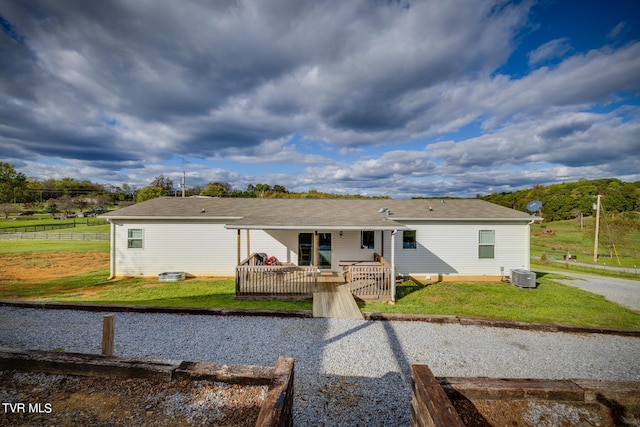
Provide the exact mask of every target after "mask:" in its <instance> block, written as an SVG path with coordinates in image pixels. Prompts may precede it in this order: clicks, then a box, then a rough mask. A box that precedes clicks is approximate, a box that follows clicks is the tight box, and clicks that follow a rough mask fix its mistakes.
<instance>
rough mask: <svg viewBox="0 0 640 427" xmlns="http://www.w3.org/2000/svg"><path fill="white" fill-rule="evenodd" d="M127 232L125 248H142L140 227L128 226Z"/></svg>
mask: <svg viewBox="0 0 640 427" xmlns="http://www.w3.org/2000/svg"><path fill="white" fill-rule="evenodd" d="M127 233H128V235H127V248H129V249H142V229H141V228H130V229H129V230H127Z"/></svg>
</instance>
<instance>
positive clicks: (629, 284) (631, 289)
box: [538, 270, 640, 311]
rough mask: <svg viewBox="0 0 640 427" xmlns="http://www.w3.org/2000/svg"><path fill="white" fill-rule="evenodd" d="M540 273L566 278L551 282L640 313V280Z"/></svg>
mask: <svg viewBox="0 0 640 427" xmlns="http://www.w3.org/2000/svg"><path fill="white" fill-rule="evenodd" d="M538 271H540V270H538ZM541 272H542V273H553V274H559V275H562V276H567V277H569V279H553V280H554V281H556V282H560V283H563V284H565V285H569V286H574V287H576V288H580V289H582V290H585V291H587V292H591V293H594V294H598V295H602V296H604V297H605V298H606V299H608V300H609V301H613V302H615V303H618V304H620V305H623V306H625V307H629V308H632V309H634V310H639V311H640V280H628V279H618V278H614V277H605V276H594V275H590V274H578V273H572V272H568V271H541Z"/></svg>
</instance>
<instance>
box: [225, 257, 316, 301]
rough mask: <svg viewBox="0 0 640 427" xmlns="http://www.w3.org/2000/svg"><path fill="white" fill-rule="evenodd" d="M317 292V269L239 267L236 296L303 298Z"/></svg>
mask: <svg viewBox="0 0 640 427" xmlns="http://www.w3.org/2000/svg"><path fill="white" fill-rule="evenodd" d="M317 290H318V278H317V269H316V268H315V267H301V266H297V265H239V266H237V267H236V296H239V297H242V296H269V297H277V296H305V297H311V296H313V293H314V292H316V291H317Z"/></svg>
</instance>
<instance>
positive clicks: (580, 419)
mask: <svg viewBox="0 0 640 427" xmlns="http://www.w3.org/2000/svg"><path fill="white" fill-rule="evenodd" d="M452 403H453V406H454V407H455V409H456V411H457V412H458V414H459V415H460V418H461V419H462V422H463V423H464V424H465V425H466V426H470V427H492V426H540V427H545V426H546V427H575V426H602V427H606V426H611V427H613V426H637V425H640V414H638V413H634V412H631V411H629V410H626V411H625V413H616V412H615V411H611V408H607V407H605V406H602V405H599V404H587V403H583V404H579V403H576V402H549V401H534V400H474V401H469V400H455V399H454V400H452Z"/></svg>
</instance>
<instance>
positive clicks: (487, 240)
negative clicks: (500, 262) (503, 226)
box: [478, 230, 496, 258]
mask: <svg viewBox="0 0 640 427" xmlns="http://www.w3.org/2000/svg"><path fill="white" fill-rule="evenodd" d="M478 243H479V244H478V258H495V251H496V231H495V230H480V235H479V237H478Z"/></svg>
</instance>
